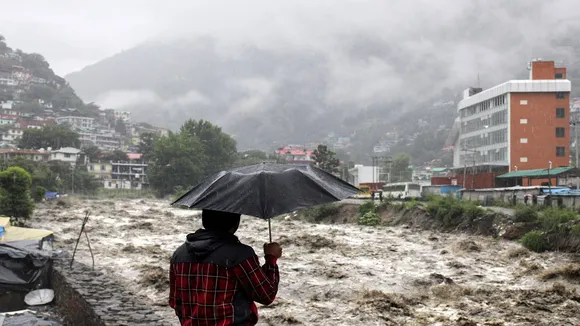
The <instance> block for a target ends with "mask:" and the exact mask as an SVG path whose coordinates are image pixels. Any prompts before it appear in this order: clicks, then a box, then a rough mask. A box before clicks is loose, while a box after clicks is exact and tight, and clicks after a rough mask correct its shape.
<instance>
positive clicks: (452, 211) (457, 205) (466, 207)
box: [427, 197, 485, 227]
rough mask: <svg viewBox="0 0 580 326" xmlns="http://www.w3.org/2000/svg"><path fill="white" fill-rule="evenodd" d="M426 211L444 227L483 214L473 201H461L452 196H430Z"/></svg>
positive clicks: (470, 219) (471, 219) (455, 224)
mask: <svg viewBox="0 0 580 326" xmlns="http://www.w3.org/2000/svg"><path fill="white" fill-rule="evenodd" d="M427 212H428V213H429V214H430V215H431V216H432V217H434V218H435V219H437V220H438V221H440V222H442V223H443V225H444V226H445V227H453V226H457V225H459V224H460V223H461V222H462V221H463V220H465V219H467V220H469V221H473V220H474V219H476V218H478V217H480V216H483V215H484V214H485V211H484V210H483V209H481V208H480V207H477V206H476V205H475V204H474V203H473V202H467V201H461V200H459V199H456V198H453V197H434V198H432V199H431V200H430V201H429V203H427Z"/></svg>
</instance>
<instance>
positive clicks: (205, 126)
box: [180, 119, 238, 174]
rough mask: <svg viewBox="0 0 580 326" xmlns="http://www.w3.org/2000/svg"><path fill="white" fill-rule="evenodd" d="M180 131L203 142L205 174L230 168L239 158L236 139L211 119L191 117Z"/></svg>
mask: <svg viewBox="0 0 580 326" xmlns="http://www.w3.org/2000/svg"><path fill="white" fill-rule="evenodd" d="M180 133H182V134H186V135H189V137H191V138H194V139H198V140H199V141H200V142H201V144H202V148H203V150H202V153H204V154H205V157H206V165H205V166H204V172H205V174H212V173H217V172H219V171H221V170H224V169H227V168H230V167H232V166H233V164H234V163H235V162H236V159H237V158H238V155H237V149H236V141H235V140H234V139H233V138H232V137H231V136H230V135H228V134H226V133H225V132H223V131H222V128H220V127H218V126H215V125H213V124H211V123H210V122H209V121H204V120H199V121H196V120H192V119H190V120H188V121H186V122H185V123H184V124H183V126H181V129H180Z"/></svg>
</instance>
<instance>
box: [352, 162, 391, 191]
mask: <svg viewBox="0 0 580 326" xmlns="http://www.w3.org/2000/svg"><path fill="white" fill-rule="evenodd" d="M348 174H349V182H350V183H351V184H353V185H355V186H357V187H358V186H360V184H361V183H375V182H386V181H387V180H388V172H387V171H385V169H383V167H380V166H364V165H362V164H357V165H355V166H354V168H352V169H349V170H348Z"/></svg>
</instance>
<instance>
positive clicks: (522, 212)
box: [514, 207, 538, 222]
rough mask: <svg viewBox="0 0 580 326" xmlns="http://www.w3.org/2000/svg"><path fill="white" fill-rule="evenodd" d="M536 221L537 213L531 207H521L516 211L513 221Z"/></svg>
mask: <svg viewBox="0 0 580 326" xmlns="http://www.w3.org/2000/svg"><path fill="white" fill-rule="evenodd" d="M537 220H538V212H537V211H536V210H535V209H534V208H532V207H523V208H518V209H516V213H515V214H514V221H516V222H535V221H537Z"/></svg>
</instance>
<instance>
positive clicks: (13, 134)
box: [0, 127, 23, 142]
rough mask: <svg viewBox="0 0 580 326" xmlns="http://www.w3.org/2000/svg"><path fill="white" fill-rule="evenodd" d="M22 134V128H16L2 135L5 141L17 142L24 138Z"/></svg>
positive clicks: (5, 131) (3, 132)
mask: <svg viewBox="0 0 580 326" xmlns="http://www.w3.org/2000/svg"><path fill="white" fill-rule="evenodd" d="M22 133H23V132H22V129H21V128H16V127H14V128H8V129H6V130H4V131H2V133H1V134H0V135H1V136H2V140H3V141H8V142H16V141H18V140H19V139H20V138H22Z"/></svg>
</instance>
